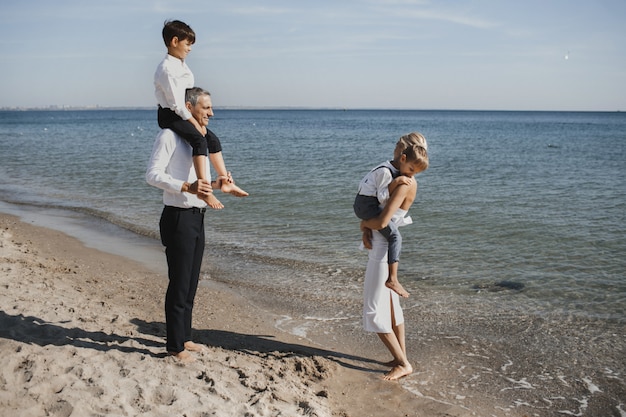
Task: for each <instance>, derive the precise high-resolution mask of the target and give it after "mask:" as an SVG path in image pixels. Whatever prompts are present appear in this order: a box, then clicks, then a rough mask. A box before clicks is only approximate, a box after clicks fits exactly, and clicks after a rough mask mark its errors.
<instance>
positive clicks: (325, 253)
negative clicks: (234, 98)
mask: <svg viewBox="0 0 626 417" xmlns="http://www.w3.org/2000/svg"><path fill="white" fill-rule="evenodd" d="M215 113H216V115H215V117H214V118H213V119H211V122H210V125H209V126H210V128H211V129H212V130H213V131H214V132H215V133H216V134H217V135H218V136H219V137H220V138H221V140H222V145H223V148H224V151H223V154H224V158H225V161H226V165H227V167H228V168H229V170H230V171H232V173H233V176H234V178H235V180H236V182H237V184H239V185H240V186H241V187H242V188H244V189H245V190H246V191H248V192H249V193H250V196H249V197H246V198H235V197H232V196H228V195H221V194H220V193H217V195H218V196H219V197H220V199H221V200H222V202H223V203H224V205H225V206H226V208H225V209H224V210H221V211H210V212H208V213H207V215H206V229H207V248H206V253H205V258H204V259H205V261H204V265H203V275H202V278H203V281H204V282H218V283H221V284H225V285H228V286H230V287H231V288H233V289H236V290H237V291H241V292H242V293H244V294H245V295H247V297H248V299H249V300H250V302H253V303H256V304H258V305H259V306H262V307H267V308H268V309H270V310H271V309H274V311H275V312H276V314H278V317H277V319H276V325H277V327H279V328H280V329H281V330H285V331H289V332H291V333H293V334H296V335H299V336H302V337H307V338H309V339H310V340H313V341H318V342H320V341H321V343H323V344H325V345H326V346H327V347H332V348H333V349H337V350H340V351H346V352H349V353H359V352H360V353H361V354H362V355H364V356H366V357H371V356H372V355H376V356H378V355H382V354H384V350H381V349H383V348H382V347H381V344H380V342H378V340H377V338H375V337H372V336H371V335H364V334H363V333H362V332H361V330H360V328H361V327H360V316H361V310H360V308H361V306H360V303H361V301H360V300H361V291H362V280H363V275H364V270H365V265H366V262H367V253H366V252H365V251H360V250H359V249H358V245H359V242H360V231H359V227H358V221H357V219H356V217H355V216H354V214H353V212H352V202H353V199H354V195H355V192H356V189H357V185H358V182H359V181H360V179H361V178H362V176H363V175H365V174H366V173H367V171H368V170H369V169H371V168H372V167H374V166H375V165H377V164H378V163H380V162H382V161H384V160H386V159H391V157H392V152H393V149H394V145H395V142H396V141H397V140H398V138H399V137H400V136H401V135H402V134H405V133H408V132H411V131H420V132H422V133H423V134H424V135H425V136H426V138H427V140H428V144H429V156H430V168H429V169H428V170H427V171H425V172H424V173H421V174H419V175H418V176H417V177H416V178H417V180H418V182H419V190H418V194H417V200H416V202H415V204H414V205H413V207H412V208H411V210H410V212H409V214H410V215H411V216H412V217H413V220H414V223H413V224H412V225H410V226H408V227H404V228H402V229H401V232H402V235H403V241H404V245H403V250H402V256H401V261H400V270H399V279H400V281H401V282H402V284H403V285H404V286H405V288H407V290H409V291H410V292H411V294H412V296H411V298H409V299H408V300H404V301H403V308H404V311H405V317H406V319H407V323H408V324H407V348H408V350H409V357H410V358H411V359H412V360H414V361H415V362H416V363H417V364H419V366H418V367H417V370H416V372H415V373H414V374H413V375H412V376H411V377H409V378H406V379H405V380H403V382H402V385H403V387H404V388H405V389H407V390H408V391H410V392H412V393H414V394H415V395H416V396H419V397H427V398H429V399H432V400H434V401H439V402H444V403H446V404H454V405H459V406H462V407H465V408H466V409H468V410H472V411H474V413H475V415H497V416H511V415H529V416H530V415H533V416H560V415H576V416H599V415H602V416H605V415H606V416H609V415H610V416H624V415H626V411H624V410H626V378H625V377H624V375H625V374H626V364H625V363H624V357H625V355H626V337H625V336H626V332H625V330H626V326H625V324H626V113H573V112H488V111H485V112H481V111H408V110H407V111H399V110H384V111H378V110H346V111H343V110H243V109H237V110H235V109H219V108H218V109H217V110H216V112H215ZM155 119H156V112H155V111H152V110H128V111H123V110H90V111H24V112H14V111H0V209H2V208H3V205H2V204H1V202H5V203H11V204H10V205H11V207H13V208H12V209H11V210H13V211H14V210H17V211H18V212H20V211H23V212H24V213H26V212H28V213H30V214H29V215H30V216H31V218H32V216H33V215H34V216H36V215H37V214H36V213H37V212H38V211H39V212H56V211H62V212H68V213H76V214H77V215H80V216H82V217H81V222H83V224H87V225H89V224H90V223H93V224H94V225H95V224H96V223H97V224H98V226H97V228H96V229H95V230H97V231H96V232H95V234H93V235H91V236H90V238H88V239H91V240H94V239H96V240H99V239H102V240H105V238H106V236H105V235H107V234H109V233H110V234H113V235H114V234H115V233H117V231H122V230H123V231H124V233H126V234H130V235H132V236H147V237H148V240H149V241H150V240H152V241H153V242H155V243H156V244H157V245H156V246H158V241H157V240H156V239H157V236H158V220H159V216H160V213H161V210H162V200H161V192H160V191H159V190H157V189H154V188H152V187H150V186H148V185H147V184H146V183H145V180H144V173H145V169H146V164H147V161H148V158H149V156H150V152H151V149H152V145H153V142H154V138H155V136H156V134H157V132H158V127H157V125H156V121H155ZM33 213H35V214H33ZM90 219H91V220H90ZM103 224H104V225H105V226H104V228H103ZM107 225H108V226H110V227H108V226H107ZM105 229H106V230H105ZM128 232H131V233H128ZM125 239H126V241H127V242H130V249H128V247H129V246H127V245H126V246H124V250H127V251H128V252H129V253H127V255H128V256H130V257H138V256H139V255H138V254H139V252H140V251H141V250H142V247H141V246H140V245H141V244H142V243H141V242H143V240H141V239H139V240H137V241H135V240H133V239H129V238H128V236H126V237H125ZM111 245H115V243H111ZM157 255H158V256H159V258H164V257H163V256H162V254H161V253H157ZM161 262H164V260H163V259H161ZM316 336H317V337H316ZM346 339H348V340H350V341H351V342H349V343H348V344H347V345H346V344H345V343H344V344H342V340H343V341H345V340H346ZM485 404H487V405H485ZM494 404H495V406H494ZM477 410H490V411H489V412H488V413H482V412H480V411H477Z"/></svg>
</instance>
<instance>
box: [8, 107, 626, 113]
mask: <svg viewBox="0 0 626 417" xmlns="http://www.w3.org/2000/svg"><path fill="white" fill-rule="evenodd" d="M155 108H156V106H136V107H135V106H129V107H124V106H110V107H100V106H47V107H0V112H28V111H58V112H63V111H136V110H147V111H150V110H155ZM215 109H216V110H266V111H277V110H278V111H421V112H467V113H478V112H492V113H622V112H623V111H622V110H489V109H418V108H413V109H411V108H384V109H378V108H373V107H372V108H366V107H358V108H356V107H355V108H348V107H345V108H344V107H304V106H285V107H280V106H276V107H274V106H269V107H263V106H224V107H216V108H215Z"/></svg>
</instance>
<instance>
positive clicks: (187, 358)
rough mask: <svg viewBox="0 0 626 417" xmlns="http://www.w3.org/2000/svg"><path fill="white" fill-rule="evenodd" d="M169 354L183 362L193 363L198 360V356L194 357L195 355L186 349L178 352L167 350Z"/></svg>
mask: <svg viewBox="0 0 626 417" xmlns="http://www.w3.org/2000/svg"><path fill="white" fill-rule="evenodd" d="M167 354H168V355H170V356H172V357H173V358H174V359H176V360H177V361H179V362H181V363H191V362H193V361H195V360H196V358H194V357H193V355H192V354H191V353H189V352H187V351H186V350H183V351H182V352H178V353H174V352H167Z"/></svg>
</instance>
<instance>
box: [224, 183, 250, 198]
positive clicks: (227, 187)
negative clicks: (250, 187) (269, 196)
mask: <svg viewBox="0 0 626 417" xmlns="http://www.w3.org/2000/svg"><path fill="white" fill-rule="evenodd" d="M221 190H222V192H223V193H228V194H231V195H234V196H235V197H247V196H248V195H249V194H248V193H247V192H246V191H244V190H242V189H241V188H239V186H237V185H236V184H235V183H234V182H226V181H224V182H222V188H221Z"/></svg>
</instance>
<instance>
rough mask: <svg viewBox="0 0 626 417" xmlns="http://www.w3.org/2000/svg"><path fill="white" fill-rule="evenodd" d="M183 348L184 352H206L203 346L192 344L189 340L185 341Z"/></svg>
mask: <svg viewBox="0 0 626 417" xmlns="http://www.w3.org/2000/svg"><path fill="white" fill-rule="evenodd" d="M184 346H185V350H188V351H189V352H204V351H205V350H206V348H205V347H204V345H201V344H198V343H194V342H192V341H191V340H188V341H186V342H185V344H184Z"/></svg>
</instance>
